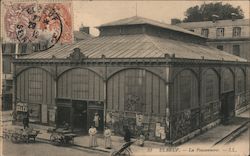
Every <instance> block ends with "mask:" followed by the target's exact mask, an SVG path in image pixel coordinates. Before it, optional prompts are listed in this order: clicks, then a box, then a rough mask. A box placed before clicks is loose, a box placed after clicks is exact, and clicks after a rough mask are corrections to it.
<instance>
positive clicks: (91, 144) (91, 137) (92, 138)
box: [89, 126, 97, 147]
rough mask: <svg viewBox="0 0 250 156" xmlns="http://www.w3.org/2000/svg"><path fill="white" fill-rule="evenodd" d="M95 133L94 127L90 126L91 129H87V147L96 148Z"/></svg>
mask: <svg viewBox="0 0 250 156" xmlns="http://www.w3.org/2000/svg"><path fill="white" fill-rule="evenodd" d="M96 133H97V130H96V128H95V127H94V126H91V128H90V129H89V147H95V146H97V138H96Z"/></svg>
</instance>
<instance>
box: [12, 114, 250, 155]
mask: <svg viewBox="0 0 250 156" xmlns="http://www.w3.org/2000/svg"><path fill="white" fill-rule="evenodd" d="M249 114H250V109H249V110H247V111H245V112H243V113H242V114H240V115H238V117H235V118H234V119H233V120H232V121H231V122H230V123H229V124H228V125H222V124H220V125H218V126H216V127H215V128H213V129H211V130H208V131H207V132H205V133H203V134H200V135H198V136H196V137H195V138H193V139H191V140H189V141H188V142H186V143H184V144H182V145H180V146H178V147H180V148H187V147H190V146H196V147H197V146H206V147H212V146H213V145H214V144H216V142H218V141H220V140H222V139H223V138H225V137H226V136H228V135H230V134H231V133H232V132H234V131H235V130H237V129H239V128H240V127H242V125H244V124H246V123H247V122H249V119H250V118H249ZM30 125H31V127H33V128H34V129H39V130H40V132H41V134H39V135H38V136H37V139H38V140H39V139H40V140H42V141H45V142H48V143H49V139H50V133H48V132H47V129H48V128H49V127H45V126H42V127H41V126H39V125H33V124H30ZM11 127H20V125H19V126H18V125H12V126H11ZM132 140H134V139H132ZM97 143H98V147H94V148H90V147H89V136H87V135H80V136H77V137H75V139H74V144H75V146H78V147H81V148H87V149H93V150H98V151H102V152H108V153H109V152H111V151H113V150H117V149H119V148H120V147H121V146H122V144H123V143H124V141H123V138H122V137H119V136H112V149H111V150H110V149H105V148H104V138H103V135H102V134H98V135H97ZM161 147H166V146H165V145H164V143H158V142H152V141H145V146H144V147H140V146H138V145H137V144H136V143H135V144H133V145H132V146H131V149H132V151H133V152H147V151H148V148H161Z"/></svg>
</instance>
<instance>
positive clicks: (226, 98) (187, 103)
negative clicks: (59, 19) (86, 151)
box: [14, 17, 250, 144]
mask: <svg viewBox="0 0 250 156" xmlns="http://www.w3.org/2000/svg"><path fill="white" fill-rule="evenodd" d="M99 30H100V36H99V37H96V38H92V39H89V40H84V41H80V42H78V43H76V44H73V45H69V46H66V47H63V48H61V49H57V50H48V51H46V52H45V53H36V54H32V55H29V56H25V57H21V58H18V59H16V60H15V61H14V65H15V66H14V69H15V70H14V71H15V73H14V82H15V83H14V84H15V92H14V94H15V96H14V97H15V99H14V103H15V107H16V108H15V110H16V113H17V119H16V120H17V121H21V118H22V114H23V111H22V110H21V109H20V107H21V106H27V109H28V110H29V112H30V121H31V122H34V123H39V124H46V125H51V126H56V127H60V126H62V125H63V124H64V123H65V122H67V123H69V124H70V126H71V128H72V130H82V131H87V129H88V128H89V127H90V126H91V125H92V124H93V119H94V115H95V114H96V113H98V114H99V117H100V119H101V120H100V125H99V127H98V128H99V129H100V130H102V129H103V127H104V126H109V127H110V128H111V129H112V130H113V132H114V133H115V134H116V135H122V134H123V133H124V132H123V128H124V126H127V127H128V128H129V129H130V130H131V132H132V134H133V136H138V135H139V134H140V133H141V132H144V134H145V135H146V139H148V140H154V141H159V142H167V143H170V144H175V143H177V142H180V140H183V138H188V137H190V136H192V135H194V134H198V133H200V132H201V131H203V130H206V129H207V128H209V127H211V126H213V125H216V124H218V123H219V122H221V121H222V122H226V121H227V120H229V119H230V118H232V117H233V116H234V115H235V112H236V111H237V110H241V109H244V108H246V107H247V105H248V101H249V90H250V79H249V77H250V76H249V75H250V70H249V69H250V68H249V62H247V61H246V60H245V59H242V58H240V57H237V56H234V55H230V54H228V53H226V52H223V51H220V53H218V51H219V50H218V49H216V48H211V47H208V46H206V38H204V37H202V36H199V35H197V34H195V33H192V32H189V31H187V30H184V29H181V28H179V27H176V26H171V25H166V24H163V23H159V22H156V21H153V20H149V19H145V18H141V17H132V18H127V19H122V20H119V21H115V22H111V23H108V24H105V25H102V26H100V27H99Z"/></svg>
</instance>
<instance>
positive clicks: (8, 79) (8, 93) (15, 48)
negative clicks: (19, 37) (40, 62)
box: [2, 26, 92, 110]
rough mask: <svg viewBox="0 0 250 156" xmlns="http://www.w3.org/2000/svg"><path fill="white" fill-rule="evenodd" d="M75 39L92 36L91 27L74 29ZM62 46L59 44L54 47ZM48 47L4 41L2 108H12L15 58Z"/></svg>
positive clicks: (39, 44) (42, 44)
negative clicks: (13, 62)
mask: <svg viewBox="0 0 250 156" xmlns="http://www.w3.org/2000/svg"><path fill="white" fill-rule="evenodd" d="M73 33H74V41H75V42H78V41H80V40H86V39H89V38H91V37H92V36H91V35H90V34H89V27H84V26H82V27H81V28H80V29H79V31H74V32H73ZM58 46H62V45H60V44H57V45H56V46H54V47H52V48H57V47H58ZM46 48H47V44H46V43H29V44H16V43H3V44H2V59H3V62H2V65H3V73H2V80H3V84H2V86H3V88H2V94H3V95H2V101H3V102H2V109H3V110H11V109H12V104H13V103H12V96H13V86H12V85H13V64H12V61H13V59H14V58H18V57H20V56H24V55H29V54H31V53H33V52H40V51H41V50H43V49H46Z"/></svg>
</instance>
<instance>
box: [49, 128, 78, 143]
mask: <svg viewBox="0 0 250 156" xmlns="http://www.w3.org/2000/svg"><path fill="white" fill-rule="evenodd" d="M48 132H50V133H51V135H50V142H51V143H52V144H53V145H57V146H60V145H71V144H73V143H74V138H75V137H76V134H73V133H72V132H71V131H69V130H64V129H62V128H58V129H49V130H48Z"/></svg>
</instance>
